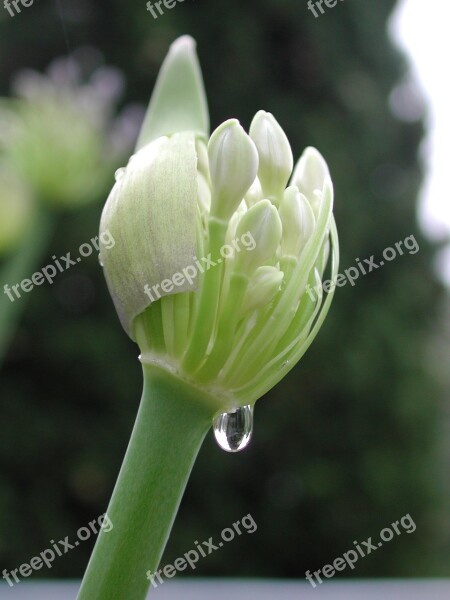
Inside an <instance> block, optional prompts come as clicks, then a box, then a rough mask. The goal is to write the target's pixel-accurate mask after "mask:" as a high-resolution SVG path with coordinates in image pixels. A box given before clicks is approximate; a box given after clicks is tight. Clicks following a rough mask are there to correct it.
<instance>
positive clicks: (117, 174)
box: [114, 167, 126, 181]
mask: <svg viewBox="0 0 450 600" xmlns="http://www.w3.org/2000/svg"><path fill="white" fill-rule="evenodd" d="M125 171H126V168H125V167H120V169H117V171H116V172H115V173H114V179H115V180H116V181H119V180H120V179H122V177H123V176H124V174H125Z"/></svg>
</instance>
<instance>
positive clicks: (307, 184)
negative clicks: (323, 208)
mask: <svg viewBox="0 0 450 600" xmlns="http://www.w3.org/2000/svg"><path fill="white" fill-rule="evenodd" d="M327 179H330V171H329V170H328V165H327V163H326V162H325V159H324V158H323V156H322V155H321V154H320V152H319V151H318V150H316V149H315V148H313V147H311V146H310V147H308V148H305V150H304V152H303V154H302V155H301V157H300V159H299V161H298V163H297V165H296V167H295V169H294V173H293V175H292V179H291V184H292V185H296V186H297V187H298V189H299V191H300V192H301V193H302V194H303V195H304V196H306V198H307V199H308V200H309V202H310V204H311V206H312V209H313V211H314V214H315V215H316V216H317V214H318V210H319V205H320V200H321V198H322V191H323V186H324V184H325V181H326V180H327Z"/></svg>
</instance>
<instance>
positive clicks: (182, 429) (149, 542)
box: [77, 364, 218, 600]
mask: <svg viewBox="0 0 450 600" xmlns="http://www.w3.org/2000/svg"><path fill="white" fill-rule="evenodd" d="M143 371H144V390H143V394H142V400H141V406H140V408H139V412H138V416H137V419H136V423H135V426H134V430H133V433H132V436H131V440H130V443H129V446H128V450H127V452H126V455H125V459H124V462H123V465H122V468H121V471H120V474H119V478H118V480H117V483H116V487H115V489H114V492H113V495H112V498H111V501H110V504H109V507H108V511H107V514H108V517H109V519H110V520H111V521H112V523H113V528H112V529H111V531H108V532H107V531H103V530H102V531H101V532H100V535H99V537H98V540H97V543H96V545H95V548H94V551H93V554H92V556H91V560H90V562H89V565H88V568H87V571H86V574H85V576H84V579H83V582H82V584H81V589H80V592H79V594H78V598H77V600H130V598H133V600H143V599H144V598H146V594H147V590H148V588H149V585H150V580H149V579H148V578H147V573H148V572H149V571H150V572H151V574H153V573H154V572H155V570H156V569H157V567H158V564H159V561H160V559H161V555H162V553H163V550H164V547H165V545H166V542H167V539H168V536H169V533H170V530H171V528H172V525H173V521H174V519H175V515H176V513H177V510H178V507H179V504H180V501H181V497H182V495H183V492H184V489H185V487H186V483H187V480H188V478H189V474H190V472H191V469H192V467H193V464H194V461H195V458H196V456H197V453H198V451H199V449H200V446H201V444H202V442H203V439H204V437H205V435H206V433H207V431H208V429H209V427H210V426H211V422H212V418H213V416H214V414H215V413H216V412H217V408H218V405H217V401H215V400H214V398H213V397H212V396H209V395H207V394H205V393H204V392H201V391H199V390H197V389H196V388H194V387H193V386H191V385H189V384H187V383H186V382H184V381H182V380H180V379H178V378H177V377H175V376H174V375H171V374H170V373H168V372H166V371H164V370H162V369H161V368H159V367H156V366H154V365H148V364H147V365H144V367H143Z"/></svg>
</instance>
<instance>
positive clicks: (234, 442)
mask: <svg viewBox="0 0 450 600" xmlns="http://www.w3.org/2000/svg"><path fill="white" fill-rule="evenodd" d="M252 431H253V406H250V405H247V406H241V407H240V408H237V409H236V410H234V411H233V412H228V413H222V414H221V415H219V416H218V417H216V419H215V420H214V436H215V438H216V442H217V443H218V444H219V446H220V447H221V448H222V450H225V451H226V452H239V451H240V450H243V449H244V448H245V447H246V446H247V445H248V443H249V442H250V439H251V437H252Z"/></svg>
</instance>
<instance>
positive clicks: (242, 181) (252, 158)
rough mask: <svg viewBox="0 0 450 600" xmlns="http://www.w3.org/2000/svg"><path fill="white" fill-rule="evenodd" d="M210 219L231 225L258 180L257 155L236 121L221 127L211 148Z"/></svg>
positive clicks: (230, 121) (210, 144) (212, 141)
mask: <svg viewBox="0 0 450 600" xmlns="http://www.w3.org/2000/svg"><path fill="white" fill-rule="evenodd" d="M208 156H209V168H210V174H211V186H212V203H211V216H214V217H216V218H218V219H221V220H225V221H228V220H229V219H230V218H231V216H232V214H233V213H234V212H235V211H236V209H237V207H238V206H239V204H240V203H241V202H242V198H243V197H244V195H245V194H246V193H247V191H248V189H249V187H250V186H251V184H252V182H253V181H254V180H255V177H256V172H257V170H258V152H257V151H256V147H255V144H254V143H253V142H252V140H251V139H250V137H249V136H248V135H247V134H246V133H245V131H244V130H243V129H242V127H241V126H240V124H239V121H237V120H236V119H230V120H229V121H225V123H222V125H220V127H218V128H217V129H216V130H215V131H214V133H213V134H212V136H211V139H210V140H209V144H208Z"/></svg>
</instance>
